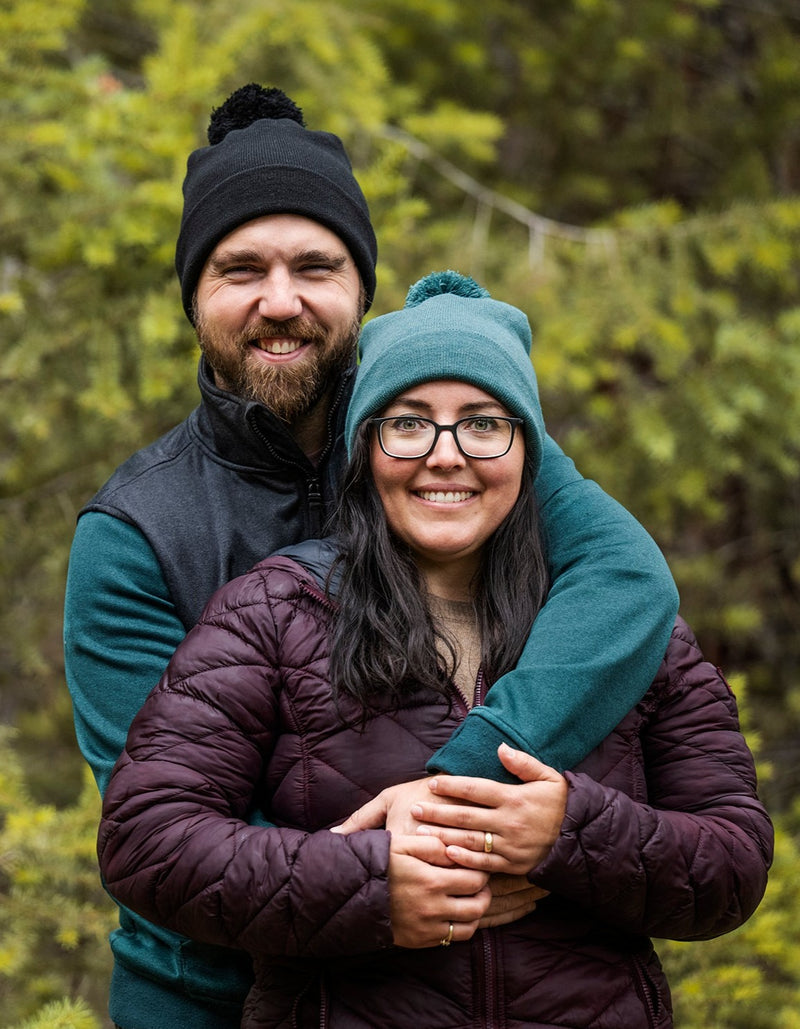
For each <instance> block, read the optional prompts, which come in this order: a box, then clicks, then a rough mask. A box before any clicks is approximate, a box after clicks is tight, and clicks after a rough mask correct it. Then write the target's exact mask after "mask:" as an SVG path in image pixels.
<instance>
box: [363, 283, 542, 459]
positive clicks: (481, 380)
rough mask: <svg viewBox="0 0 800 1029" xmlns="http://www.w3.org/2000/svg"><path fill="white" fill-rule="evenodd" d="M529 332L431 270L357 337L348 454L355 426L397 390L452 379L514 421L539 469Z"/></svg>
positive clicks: (507, 313) (497, 305)
mask: <svg viewBox="0 0 800 1029" xmlns="http://www.w3.org/2000/svg"><path fill="white" fill-rule="evenodd" d="M530 349H531V327H530V324H529V322H528V319H527V317H526V316H525V315H524V314H523V313H522V311H520V310H518V309H517V308H516V307H511V305H510V304H504V303H502V302H501V301H499V300H492V298H491V296H490V294H489V293H488V291H487V290H485V289H484V288H483V287H482V286H479V285H478V283H477V282H475V280H474V279H470V278H468V277H466V276H464V275H459V274H458V273H457V272H452V271H444V272H433V273H431V274H430V275H427V276H426V277H425V278H424V279H420V280H419V282H416V283H415V284H414V285H413V286H412V287H411V289H410V290H409V291H408V295H407V296H406V302H405V306H404V307H403V309H402V310H401V311H394V312H392V313H391V314H385V315H381V317H379V318H374V319H373V320H372V321H371V322H369V323H368V324H367V325H366V326H365V327H364V329H363V331H362V333H361V338H360V340H359V356H360V358H361V361H360V364H359V366H358V373H357V375H356V381H355V386H354V387H353V396H352V399H351V400H350V407H349V409H348V412H347V422H346V425H345V439H346V441H347V449H348V453H351V452H352V448H353V440H354V439H355V435H356V431H357V429H358V427H359V425H361V423H362V422H363V421H365V420H366V419H367V418H372V417H375V416H377V415H379V414H380V413H381V411H382V410H383V409H384V408H385V407H386V406H387V404H388V403H389V402H390V401H391V400H393V399H394V398H395V397H396V396H397V395H398V394H399V393H402V391H403V390H405V389H409V388H410V387H411V386H418V385H419V384H420V383H422V382H431V381H434V380H436V379H456V380H458V381H460V382H469V383H471V384H472V385H473V386H478V387H479V388H480V389H483V390H486V392H487V393H489V394H491V396H493V397H494V398H495V399H496V400H499V401H500V403H501V404H503V406H504V407H506V408H507V409H508V411H509V412H510V413H511V415H513V416H514V417H517V418H524V419H525V425H524V426H523V429H524V433H525V445H526V448H527V452H528V453H529V454H530V456H531V458H532V459H533V463H534V469H535V471H536V472H538V471H539V466H540V464H541V461H542V446H543V443H544V436H545V428H544V420H543V418H542V409H541V406H540V404H539V391H538V388H537V385H536V375H535V373H534V371H533V365H532V364H531V359H530Z"/></svg>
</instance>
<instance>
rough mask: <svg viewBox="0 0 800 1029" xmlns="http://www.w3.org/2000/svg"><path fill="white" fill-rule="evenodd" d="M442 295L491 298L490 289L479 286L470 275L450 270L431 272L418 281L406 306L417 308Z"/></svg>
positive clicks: (407, 299) (412, 287)
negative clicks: (418, 305)
mask: <svg viewBox="0 0 800 1029" xmlns="http://www.w3.org/2000/svg"><path fill="white" fill-rule="evenodd" d="M442 293H455V294H456V296H459V297H472V298H473V299H477V300H479V299H482V298H484V297H490V296H491V293H490V292H489V290H488V289H484V288H483V286H479V285H478V283H477V282H476V281H475V280H474V279H471V278H470V277H469V276H468V275H461V274H460V272H454V271H449V270H448V271H444V272H431V273H430V275H426V276H425V278H424V279H418V280H417V282H415V283H414V285H413V286H411V287H410V289H409V291H408V293H407V294H406V302H405V306H406V307H416V306H417V304H421V303H422V302H423V301H425V300H430V298H431V297H438V296H441V295H442Z"/></svg>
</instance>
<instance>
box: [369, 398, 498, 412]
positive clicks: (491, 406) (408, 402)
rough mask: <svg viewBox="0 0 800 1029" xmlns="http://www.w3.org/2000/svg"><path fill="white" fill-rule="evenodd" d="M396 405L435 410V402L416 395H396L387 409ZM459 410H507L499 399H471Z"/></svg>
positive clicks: (414, 409) (421, 409) (426, 410)
mask: <svg viewBox="0 0 800 1029" xmlns="http://www.w3.org/2000/svg"><path fill="white" fill-rule="evenodd" d="M394 407H405V408H408V410H411V411H420V412H430V411H432V410H433V404H429V403H427V402H426V401H424V400H416V399H415V398H414V397H403V396H400V397H395V399H394V400H393V401H392V402H391V403H390V404H388V405H387V410H388V409H390V408H394ZM458 410H459V412H460V413H461V414H464V415H470V414H475V413H476V412H485V411H492V410H495V411H505V407H504V406H503V405H502V404H501V403H500V401H499V400H492V399H487V400H475V401H470V402H469V403H466V404H461V405H460V407H459V408H458Z"/></svg>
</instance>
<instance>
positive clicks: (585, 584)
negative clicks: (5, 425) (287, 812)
mask: <svg viewBox="0 0 800 1029" xmlns="http://www.w3.org/2000/svg"><path fill="white" fill-rule="evenodd" d="M209 144H210V145H209V146H208V147H204V148H201V149H200V150H197V151H195V152H194V153H193V154H192V155H191V156H190V157H189V161H188V166H187V174H186V178H185V181H184V211H183V219H182V222H181V229H180V235H179V238H178V244H177V252H176V267H177V271H178V276H179V279H180V282H181V291H182V298H183V305H184V309H185V311H186V314H187V316H188V318H189V320H190V321H191V322H192V324H193V325H194V326H195V329H196V331H197V336H198V340H199V343H200V348H201V351H202V356H201V361H200V369H199V376H198V381H199V387H200V392H201V403H200V405H199V407H198V408H197V409H196V410H195V411H193V412H192V413H191V414H190V415H189V417H188V418H187V419H186V420H185V421H184V422H183V423H181V424H180V425H179V426H177V427H176V428H175V429H173V430H172V431H171V432H169V433H167V434H166V436H164V437H163V438H162V439H160V440H158V441H156V442H155V443H154V444H152V445H151V446H149V447H147V448H145V449H144V450H142V451H140V452H139V453H137V454H135V455H134V456H133V457H132V458H130V459H129V460H128V461H127V462H126V463H125V464H123V465H122V466H121V467H120V468H119V469H118V470H117V471H116V472H115V473H114V475H113V476H112V477H111V479H110V480H109V481H108V482H107V483H106V484H105V485H104V486H103V487H102V489H101V490H100V491H99V492H98V493H97V494H96V495H95V497H94V498H93V499H92V500H91V501H90V502H89V503H88V504H87V505H86V507H85V508H84V509H83V511H82V512H81V514H80V516H79V521H78V526H77V530H76V534H75V540H74V542H73V548H72V553H71V557H70V568H69V575H68V581H67V594H66V606H65V654H66V670H67V680H68V683H69V688H70V691H71V694H72V698H73V704H74V713H75V724H76V732H77V736H78V741H79V744H80V746H81V749H82V751H83V753H84V756H85V757H86V759H87V760H88V762H89V763H90V765H91V766H92V769H93V770H94V773H95V776H96V779H97V782H98V785H99V787H100V789H101V791H103V790H104V789H105V787H106V785H107V782H108V778H109V775H110V772H111V769H112V767H113V765H114V762H115V761H116V758H117V757H118V755H119V754H120V752H121V750H122V748H123V745H124V742H125V737H126V733H127V729H128V726H129V724H130V721H131V719H132V718H133V716H134V714H135V713H136V711H137V710H138V708H139V707H140V706H141V704H142V702H143V701H144V698H145V697H146V695H147V693H148V692H149V691H150V689H151V688H152V686H154V685H155V683H156V681H157V680H158V678H159V676H160V674H161V673H162V671H163V669H164V667H165V666H166V664H167V661H168V659H169V657H170V656H171V653H172V651H173V650H174V648H175V647H176V646H177V644H178V643H179V642H180V640H181V638H182V637H183V635H184V634H185V633H186V632H187V631H188V630H189V629H190V628H191V626H192V625H193V624H194V623H195V621H196V620H197V618H198V616H199V614H200V612H201V610H202V608H203V606H204V604H205V602H206V601H207V600H208V598H209V597H210V596H211V594H212V593H213V592H214V591H215V590H216V589H217V588H218V587H219V586H221V585H222V584H223V583H224V582H226V581H227V580H229V579H230V578H232V577H234V576H236V575H238V574H240V573H242V572H244V571H245V570H247V569H248V568H249V567H251V566H252V565H253V564H254V563H255V562H256V561H258V560H259V559H260V558H262V557H264V556H266V555H267V554H269V553H271V552H273V551H275V550H277V549H280V548H282V547H285V546H288V545H290V544H293V543H296V542H298V541H300V540H302V539H306V538H309V537H314V536H319V535H320V534H321V533H322V532H323V531H324V525H325V520H326V517H327V516H328V515H329V514H330V512H331V510H332V506H333V503H334V501H335V497H336V487H337V482H338V479H339V475H340V472H341V468H342V464H343V460H344V445H343V429H344V418H345V413H346V406H347V400H348V397H349V392H350V389H351V385H352V377H353V372H354V366H355V365H354V358H355V347H356V341H357V336H358V329H359V325H360V322H361V319H362V317H363V315H364V313H365V312H366V311H367V310H368V309H369V306H370V305H371V303H372V299H373V296H374V291H375V262H376V256H377V247H376V243H375V237H374V234H373V230H372V226H371V224H370V220H369V212H368V209H367V204H366V201H365V199H364V197H363V194H362V192H361V190H360V188H359V186H358V184H357V182H356V180H355V178H354V177H353V174H352V171H351V168H350V164H349V160H348V158H347V155H346V153H345V151H344V149H343V147H342V145H341V142H340V141H339V140H338V139H337V138H336V137H335V136H331V135H329V134H328V133H323V132H312V131H310V130H308V129H306V128H305V126H304V124H303V121H302V116H301V114H300V112H299V111H298V110H297V108H296V107H295V106H294V105H293V104H292V102H291V101H290V100H289V99H288V98H286V97H285V96H284V94H282V93H280V91H277V90H270V91H263V90H261V89H260V87H256V86H247V87H244V88H243V89H241V90H238V91H237V92H236V93H234V94H233V95H232V97H230V98H229V99H228V101H226V103H225V104H224V105H223V106H222V107H221V108H220V109H219V110H218V111H216V112H214V114H213V116H212V121H211V126H210V128H209ZM536 489H537V496H538V499H539V501H540V504H541V507H542V515H543V521H544V527H545V531H546V532H548V530H549V533H548V534H549V535H550V536H551V537H552V539H553V540H555V539H556V533H555V532H553V530H554V529H555V527H556V526H557V527H558V533H557V540H558V542H557V544H554V545H552V546H551V553H550V574H551V579H552V588H551V592H550V594H549V599H548V602H547V604H546V606H545V608H544V609H543V610H542V612H541V614H540V616H539V618H538V619H537V622H536V625H535V626H534V630H533V632H532V634H531V639H530V641H529V643H528V646H527V647H526V650H525V652H524V654H523V656H522V658H521V660H520V664H519V667H518V669H517V670H516V672H515V673H512V674H511V675H509V676H506V677H504V678H503V679H501V680H500V681H499V682H498V683H496V684H495V685H494V686H493V688H492V691H491V692H490V694H489V697H488V698H487V699H488V702H487V704H486V705H485V706H484V707H481V708H476V709H474V710H473V711H472V712H471V713H470V715H469V716H468V717H467V719H466V720H465V722H464V723H463V726H462V728H461V730H460V732H459V733H458V734H456V735H455V736H454V737H453V739H452V740H451V742H450V743H449V744H447V745H446V746H445V747H444V748H443V749H442V751H440V752H439V754H438V755H437V756H436V762H437V763H436V765H435V767H436V768H437V769H438V770H441V771H458V770H466V769H468V770H469V771H471V773H472V774H476V775H484V776H487V777H494V778H505V779H506V781H508V773H507V772H506V771H505V770H504V769H503V766H502V765H501V763H500V761H499V758H498V757H497V745H498V744H499V743H500V742H501V741H503V740H506V741H508V742H510V743H512V745H518V746H520V747H522V748H523V749H526V750H528V751H531V752H533V753H536V754H537V756H539V757H540V758H541V759H542V760H543V761H545V762H549V763H552V764H557V765H559V766H563V765H568V764H571V763H573V762H574V761H576V760H577V759H578V758H580V757H581V756H583V754H585V753H586V752H588V750H590V749H591V748H592V747H593V746H594V745H595V744H596V743H597V742H598V741H599V740H600V739H602V738H603V737H604V736H605V735H606V734H607V732H608V731H609V730H610V729H611V728H612V727H613V725H614V724H616V721H618V720H619V718H621V717H622V715H623V714H624V713H625V712H626V711H627V710H628V709H629V708H630V707H631V706H632V704H633V703H635V702H636V700H637V699H638V698H639V697H640V696H641V695H642V694H643V693H644V691H645V689H646V688H647V686H648V685H649V682H650V680H651V678H652V676H653V674H654V672H655V670H656V668H657V666H658V664H659V662H660V660H661V657H662V656H663V652H664V648H665V646H666V641H667V639H668V636H669V633H670V631H671V628H672V623H673V619H674V616H675V613H676V610H677V597H676V592H675V588H674V585H673V584H672V580H671V578H670V576H669V574H668V572H667V570H666V567H665V565H664V562H663V558H662V557H661V555H660V553H659V552H658V549H657V548H656V546H655V544H654V543H653V542H652V541H651V540H650V539H649V537H648V536H647V535H646V533H644V531H643V530H642V529H641V527H640V526H638V524H637V523H636V522H635V521H634V520H633V519H632V518H631V517H630V516H629V515H628V514H627V513H626V512H625V511H624V510H622V509H621V508H620V507H619V505H616V504H615V503H614V502H613V501H611V500H610V498H608V497H606V496H605V495H604V494H603V493H602V492H601V491H600V490H599V489H598V487H597V486H596V485H595V484H594V483H589V482H587V481H585V480H583V479H582V478H581V477H580V476H579V475H578V473H577V472H576V471H575V469H574V466H573V465H572V462H571V461H569V459H568V458H566V457H565V456H564V455H563V454H562V453H561V451H560V450H559V449H558V447H557V446H556V445H555V444H554V443H553V442H552V441H551V440H549V441H548V443H547V445H546V448H545V460H544V464H543V470H542V472H541V474H540V476H539V478H538V479H537V484H536ZM575 627H578V631H577V632H576V631H575ZM600 695H601V696H602V698H603V704H602V705H600V704H598V705H596V708H597V709H598V710H600V709H602V710H603V712H605V713H606V715H605V717H604V718H601V717H596V718H595V717H593V715H592V713H593V711H594V707H595V705H592V699H593V698H596V697H597V696H600ZM522 707H524V709H525V711H526V716H527V717H526V719H525V720H521V719H517V718H516V717H515V715H514V711H515V708H516V710H520V709H521V708H522ZM576 709H577V710H579V711H580V712H581V714H582V717H580V718H576V717H575V711H576ZM586 712H588V713H589V714H590V717H589V718H588V719H587V717H586ZM609 712H610V713H611V714H608V713H609ZM570 722H572V723H577V724H580V725H581V730H580V732H578V733H577V734H576V733H574V732H573V733H570V734H566V733H565V732H564V731H563V726H564V725H566V724H569V723H570ZM531 723H533V724H535V725H536V726H537V732H538V727H541V732H538V734H537V737H536V738H535V739H531V738H529V737H528V738H524V739H523V738H521V736H520V732H519V730H518V728H517V726H518V725H519V724H529V725H530V724H531ZM267 814H268V813H267ZM254 817H256V816H254ZM112 949H113V951H114V958H115V964H114V972H113V978H112V984H111V999H110V1012H111V1016H112V1019H113V1020H114V1022H115V1023H117V1024H118V1025H119V1026H121V1027H122V1029H176V1027H185V1029H232V1027H234V1026H236V1025H238V1023H239V1018H240V1014H241V1005H242V1002H243V997H244V995H245V992H246V990H247V987H248V986H249V983H250V978H251V976H250V970H249V967H247V965H246V962H245V961H244V960H243V958H242V957H240V956H238V955H236V954H233V953H230V952H222V951H219V950H215V949H214V948H209V947H204V946H202V945H199V944H196V943H194V942H192V941H189V940H184V939H182V938H180V937H178V936H176V935H174V934H172V933H169V932H166V931H163V930H161V929H159V928H157V927H155V926H152V925H149V924H148V923H146V922H145V921H144V920H143V919H141V918H138V917H136V916H134V915H132V914H131V913H130V912H127V911H125V910H121V912H120V929H119V930H118V931H116V932H115V933H114V934H113V935H112Z"/></svg>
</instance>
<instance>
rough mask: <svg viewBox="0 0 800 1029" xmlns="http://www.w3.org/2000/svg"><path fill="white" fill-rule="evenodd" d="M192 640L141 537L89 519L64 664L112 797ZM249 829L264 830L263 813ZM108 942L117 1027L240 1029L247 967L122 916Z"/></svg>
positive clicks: (70, 585)
mask: <svg viewBox="0 0 800 1029" xmlns="http://www.w3.org/2000/svg"><path fill="white" fill-rule="evenodd" d="M184 635H185V630H184V626H183V623H182V622H181V620H180V619H179V618H178V616H177V614H176V612H175V607H174V605H173V603H172V601H171V599H170V595H169V591H168V589H167V586H166V583H165V582H164V577H163V575H162V573H161V568H160V566H159V564H158V561H157V559H156V556H155V554H154V553H153V550H152V549H151V547H150V545H149V543H148V542H147V540H146V539H145V537H144V536H143V535H142V533H141V532H140V531H139V530H138V529H136V528H134V527H133V526H132V525H128V524H127V523H126V522H123V521H120V520H119V519H117V518H113V517H111V516H110V515H106V514H101V513H97V512H90V513H88V514H85V515H83V516H82V517H81V518H80V519H79V521H78V526H77V529H76V532H75V537H74V539H73V543H72V550H71V552H70V561H69V571H68V573H67V588H66V597H65V604H64V660H65V668H66V675H67V683H68V686H69V690H70V694H71V696H72V704H73V713H74V718H75V732H76V736H77V738H78V745H79V746H80V749H81V751H82V753H83V756H84V757H85V759H86V761H87V762H88V764H89V765H90V766H91V768H92V771H93V772H94V776H95V779H96V780H97V785H98V787H99V788H100V792H101V793H103V792H105V789H106V786H107V785H108V780H109V778H110V777H111V770H112V769H113V767H114V764H115V762H116V760H117V758H118V757H119V755H120V754H121V753H122V750H123V748H124V746H125V741H126V739H127V736H128V727H129V726H130V723H131V721H132V720H133V717H134V715H135V714H136V712H137V711H138V710H139V708H140V707H141V706H142V704H143V703H144V701H145V699H146V697H147V695H148V693H149V692H150V690H151V689H152V688H153V687H154V686H155V685H156V683H157V682H158V680H159V678H160V677H161V673H162V672H163V671H164V669H165V668H166V666H167V663H168V662H169V659H170V658H171V657H172V653H173V651H174V650H175V648H176V647H177V646H178V644H179V643H180V642H181V640H182V639H183V637H184ZM253 821H254V822H255V823H256V824H259V825H266V824H268V823H266V822H265V821H264V820H263V818H262V816H261V814H260V813H256V814H255V815H254V817H253ZM119 917H120V928H119V929H117V930H116V931H115V932H113V933H112V935H111V946H112V950H113V951H114V955H115V964H114V972H113V976H112V981H111V989H110V992H109V1010H110V1014H111V1018H112V1020H113V1021H115V1022H118V1023H119V1024H120V1025H124V1026H126V1027H128V1029H135V1027H136V1026H139V1027H142V1026H147V1027H148V1029H167V1027H170V1029H175V1027H187V1029H188V1027H189V1026H191V1027H192V1029H232V1027H233V1026H237V1025H238V1024H239V1021H240V1020H241V1010H242V1004H243V1002H244V997H245V995H246V993H247V990H248V989H249V987H250V985H251V983H252V970H251V966H250V962H249V959H247V958H246V957H245V956H243V955H239V954H237V953H236V952H234V951H230V950H223V949H221V948H216V947H207V946H205V945H202V944H197V943H193V942H192V941H190V940H187V939H185V938H184V937H182V936H179V935H178V934H177V933H173V932H169V931H168V930H166V929H161V928H159V927H157V926H154V925H152V924H151V923H150V922H148V921H146V920H145V919H143V918H140V917H139V916H138V915H135V914H134V913H133V912H131V911H128V910H127V909H126V908H124V907H120V909H119Z"/></svg>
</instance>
